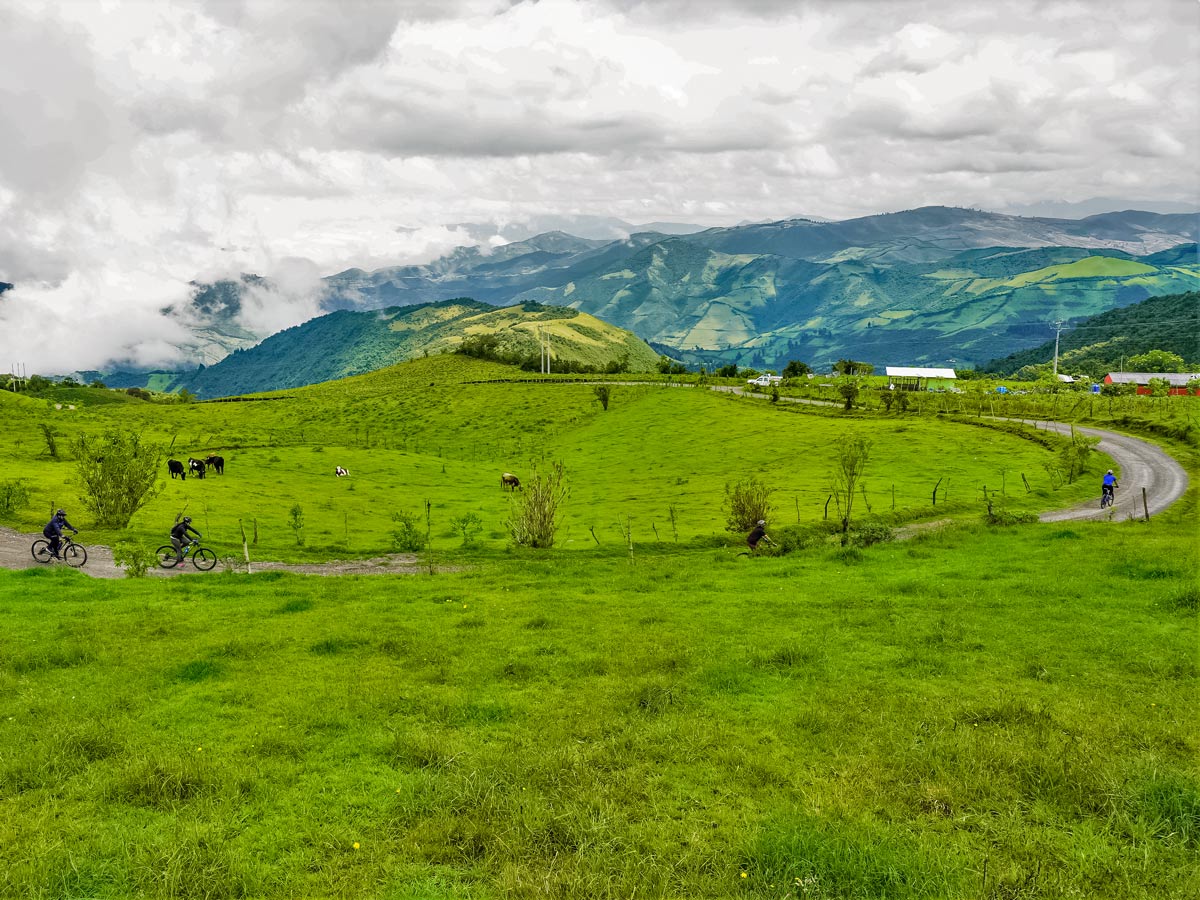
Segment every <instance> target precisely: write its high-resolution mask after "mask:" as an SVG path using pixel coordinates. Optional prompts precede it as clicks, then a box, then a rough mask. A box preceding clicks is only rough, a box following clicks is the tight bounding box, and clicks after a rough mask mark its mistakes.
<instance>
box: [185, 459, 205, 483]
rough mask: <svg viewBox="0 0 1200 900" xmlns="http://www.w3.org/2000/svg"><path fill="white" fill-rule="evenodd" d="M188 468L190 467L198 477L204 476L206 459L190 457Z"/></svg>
mask: <svg viewBox="0 0 1200 900" xmlns="http://www.w3.org/2000/svg"><path fill="white" fill-rule="evenodd" d="M188 469H190V470H191V472H192V474H193V475H195V476H196V477H197V478H203V477H204V469H205V465H204V460H202V459H195V458H194V457H188Z"/></svg>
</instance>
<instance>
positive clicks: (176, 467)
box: [167, 459, 187, 481]
mask: <svg viewBox="0 0 1200 900" xmlns="http://www.w3.org/2000/svg"><path fill="white" fill-rule="evenodd" d="M167 471H168V472H170V473H171V477H172V478H174V477H175V476H176V475H178V476H179V478H180V479H181V480H182V481H187V469H185V468H184V467H183V463H181V462H180V461H179V460H177V459H168V460H167Z"/></svg>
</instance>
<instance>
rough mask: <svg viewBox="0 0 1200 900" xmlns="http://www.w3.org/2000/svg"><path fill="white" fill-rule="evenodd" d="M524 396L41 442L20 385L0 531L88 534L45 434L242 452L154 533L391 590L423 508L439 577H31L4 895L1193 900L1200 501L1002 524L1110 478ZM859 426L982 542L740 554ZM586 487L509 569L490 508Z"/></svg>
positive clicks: (948, 446) (541, 388)
mask: <svg viewBox="0 0 1200 900" xmlns="http://www.w3.org/2000/svg"><path fill="white" fill-rule="evenodd" d="M496 374H497V371H496V369H495V368H494V367H491V366H489V365H488V364H485V363H479V362H477V361H472V360H462V359H458V358H454V359H451V360H449V361H447V360H423V361H419V362H417V363H412V364H408V365H405V366H401V367H397V368H396V369H392V370H386V371H385V372H381V373H376V374H374V375H370V376H362V377H360V378H357V379H350V380H347V381H345V382H336V383H331V384H326V385H320V386H316V387H313V388H307V389H302V390H297V391H294V392H289V394H290V395H291V398H290V399H281V400H260V401H256V402H239V403H219V404H218V403H212V404H194V405H179V406H158V405H151V404H144V403H127V402H114V403H110V404H108V405H104V406H101V405H95V406H87V407H86V408H77V409H76V410H74V411H70V410H55V411H53V412H50V411H49V410H48V409H47V408H46V406H45V404H44V403H38V402H37V401H31V400H28V399H25V398H19V397H13V396H12V395H8V396H5V394H4V392H0V415H3V416H4V421H5V424H6V427H5V428H4V429H3V430H2V431H0V462H3V463H4V465H5V467H6V471H7V472H8V473H10V475H8V476H5V477H0V482H2V481H4V480H5V478H6V477H12V475H13V473H17V472H19V473H20V476H21V477H22V478H23V479H24V481H25V483H26V484H27V485H28V487H29V491H30V501H29V505H28V508H24V509H21V510H18V511H16V512H14V513H13V514H11V515H9V516H8V517H6V518H4V519H3V524H5V525H8V526H10V527H11V526H16V527H21V528H25V529H26V530H30V529H32V528H33V527H40V525H41V524H42V522H43V519H44V517H43V515H42V513H43V511H45V508H46V507H49V506H50V505H52V504H54V503H62V502H63V498H66V502H67V505H68V508H69V509H71V510H74V509H75V508H77V507H78V504H77V503H75V502H74V501H73V500H72V499H71V498H72V491H73V490H74V488H73V486H72V479H73V472H72V469H73V466H72V463H71V462H70V460H69V459H65V458H64V459H62V460H59V461H55V460H52V459H50V458H49V457H48V455H47V452H46V441H45V438H44V433H43V432H42V429H41V427H40V425H41V424H42V423H46V422H50V423H52V427H53V428H55V429H56V430H57V431H58V432H59V434H58V440H59V442H60V445H61V446H60V448H59V450H60V456H63V457H66V456H67V455H68V454H67V453H66V452H65V447H66V444H67V442H68V441H69V438H70V435H71V434H72V432H73V431H74V430H75V429H87V430H89V431H96V432H99V431H103V430H104V429H105V428H106V427H110V426H111V425H113V424H120V426H121V427H125V428H136V429H137V430H139V431H140V432H141V433H143V434H144V435H147V436H149V437H152V438H153V439H155V440H162V441H163V442H164V443H169V442H170V441H171V440H172V439H173V440H174V441H175V452H174V455H175V456H176V458H183V459H186V457H187V456H188V455H201V454H202V453H207V452H209V451H215V452H218V453H221V454H222V455H224V456H225V458H226V460H227V474H226V475H225V476H224V477H223V478H222V477H220V476H210V477H209V478H207V479H205V480H204V481H196V480H193V479H190V478H189V479H188V481H187V482H186V483H184V484H181V483H179V482H167V484H166V485H165V486H164V491H163V493H162V494H161V495H160V496H159V497H158V498H156V499H155V500H154V501H153V503H152V504H151V505H150V506H149V507H147V509H145V510H143V511H142V512H141V513H139V514H138V516H137V517H136V518H135V519H134V522H133V524H132V526H131V528H130V535H129V536H132V537H133V539H135V540H139V541H145V542H147V543H149V544H157V543H159V542H161V540H160V536H161V535H162V534H164V533H165V530H166V527H167V526H168V525H169V523H170V521H171V520H172V518H173V517H174V515H175V513H176V512H177V511H178V510H179V509H180V508H184V507H185V506H186V509H187V510H188V511H189V513H190V514H192V515H193V516H195V517H196V524H197V525H198V526H199V527H200V529H201V530H202V531H204V532H205V536H206V538H209V537H210V536H211V541H210V542H211V543H213V544H215V545H221V544H225V545H226V546H227V548H228V549H232V548H233V545H234V543H235V536H236V542H237V543H240V535H238V534H237V520H238V519H239V518H241V519H242V520H243V521H244V522H247V523H249V522H250V521H251V520H252V519H254V518H257V519H258V522H259V533H260V541H259V545H258V547H256V548H253V549H252V554H257V555H258V556H259V557H260V558H276V559H285V560H289V559H290V560H304V559H313V558H320V559H324V558H328V557H331V556H338V555H345V556H361V555H368V554H372V553H376V552H383V551H385V550H387V549H389V541H388V535H387V533H388V531H389V530H390V529H391V528H392V527H393V526H392V523H391V521H390V514H391V512H393V511H395V510H402V509H408V510H414V511H415V510H420V511H421V514H422V515H424V509H425V507H424V504H425V501H426V500H428V501H429V503H430V512H429V516H430V527H431V532H432V536H433V546H434V554H433V557H432V558H433V559H435V560H436V562H437V566H436V567H435V569H434V572H433V573H432V574H430V573H426V574H421V575H410V576H392V575H381V576H347V577H337V578H320V577H304V576H295V575H289V574H281V573H263V574H256V575H254V576H245V575H243V574H239V573H236V572H223V571H221V570H220V569H218V570H217V571H215V572H212V573H207V574H189V575H184V576H180V577H176V578H172V579H124V580H115V581H106V580H100V579H92V578H89V577H87V576H86V575H85V574H82V573H78V572H74V571H70V570H66V569H64V568H57V567H56V568H45V569H31V570H25V571H20V572H11V571H2V570H0V896H5V897H22V898H27V897H31V898H124V897H148V898H160V897H163V898H165V897H178V898H184V897H212V898H216V897H271V898H293V897H345V898H386V900H402V898H413V900H415V898H473V900H485V898H501V897H522V898H524V897H528V898H535V897H561V898H577V897H612V898H617V897H622V898H628V897H635V896H636V897H644V896H648V897H662V898H696V897H745V898H777V900H783V898H828V900H833V898H863V900H866V898H897V900H899V898H981V900H982V898H989V900H991V898H1041V897H1045V898H1059V897H1081V898H1091V897H1102V898H1114V900H1117V898H1121V900H1125V898H1146V900H1150V898H1155V900H1157V898H1180V900H1182V898H1190V897H1193V896H1196V895H1197V894H1198V893H1200V877H1198V876H1197V874H1196V873H1197V871H1200V869H1198V867H1197V861H1198V856H1200V853H1198V851H1200V771H1198V768H1200V767H1198V765H1197V750H1198V749H1200V748H1198V746H1197V737H1196V727H1195V726H1196V680H1197V656H1196V651H1197V606H1198V601H1200V585H1198V580H1197V573H1198V559H1197V555H1198V554H1197V542H1196V540H1195V538H1196V530H1195V523H1196V513H1197V494H1198V492H1197V489H1196V488H1195V487H1193V488H1192V489H1191V490H1190V491H1189V493H1188V495H1187V497H1186V498H1185V500H1184V501H1182V502H1181V503H1180V504H1177V505H1176V506H1175V507H1174V508H1173V509H1172V510H1170V511H1169V512H1167V513H1165V514H1163V515H1161V516H1157V517H1155V518H1154V519H1153V520H1152V521H1151V522H1149V523H1146V522H1097V523H1079V524H1059V525H1027V526H1018V527H1011V528H990V527H987V526H985V525H983V524H982V523H981V522H980V521H979V512H980V510H981V508H982V502H981V497H982V493H981V490H982V486H983V485H985V484H986V485H987V487H988V488H989V489H990V490H1003V491H1004V493H1005V495H1007V497H1008V498H1010V502H1011V503H1012V504H1013V506H1014V508H1017V509H1024V510H1036V509H1040V508H1048V507H1052V506H1064V505H1068V504H1070V503H1072V502H1074V501H1076V500H1079V499H1083V498H1085V497H1088V496H1090V495H1092V494H1094V493H1095V490H1094V486H1093V485H1091V484H1090V482H1091V481H1094V480H1095V477H1094V476H1093V477H1091V478H1090V479H1087V478H1085V480H1084V482H1083V483H1077V484H1076V485H1069V486H1063V487H1061V488H1060V489H1058V490H1054V489H1053V488H1052V487H1051V486H1050V480H1049V476H1048V475H1047V472H1046V468H1045V467H1046V463H1047V462H1049V461H1051V460H1052V459H1053V457H1054V450H1053V442H1051V446H1045V445H1043V444H1042V443H1038V442H1036V441H1033V440H1028V439H1026V438H1024V437H1021V436H1018V435H1014V434H1010V433H1007V432H1004V431H998V430H994V429H989V428H980V427H976V426H972V425H967V424H962V423H959V422H953V421H947V420H945V419H944V418H936V417H918V416H915V415H886V416H885V415H877V414H860V413H856V414H854V415H851V416H848V417H847V416H843V415H842V414H841V413H840V412H839V411H835V410H824V409H799V408H786V409H785V408H783V406H784V405H783V404H777V405H775V404H769V403H767V402H764V401H763V400H760V399H749V398H747V399H737V398H732V397H723V396H718V395H715V394H712V393H710V392H705V391H698V390H693V389H683V388H668V387H655V386H636V387H635V386H628V385H616V386H614V387H613V397H612V403H611V406H610V409H609V410H608V411H607V412H604V411H603V410H601V408H600V406H599V404H598V403H597V402H596V401H595V398H594V396H593V395H592V389H591V388H590V387H589V386H587V385H581V384H536V383H529V384H493V383H480V384H465V383H464V382H467V381H479V382H488V381H489V380H490V379H492V378H494V377H496ZM67 413H72V414H73V415H67ZM847 433H865V434H867V435H869V436H870V437H871V438H872V440H873V455H872V460H871V463H870V465H869V466H868V469H867V472H866V476H865V477H866V485H867V495H866V496H867V498H868V500H869V503H870V504H871V506H872V507H873V512H874V513H875V514H876V515H879V516H884V517H893V516H894V520H895V521H903V520H916V519H921V518H942V517H945V516H946V515H947V514H948V515H949V516H950V517H951V518H954V519H955V520H956V522H957V524H955V525H954V526H953V527H946V528H938V529H933V530H929V531H924V532H922V533H921V534H920V535H919V536H917V537H916V538H914V539H911V540H907V541H903V542H892V543H884V544H878V545H874V546H871V547H867V548H863V549H856V548H848V549H844V550H843V549H842V548H840V547H838V546H836V545H833V544H828V545H818V546H813V547H810V548H809V549H806V550H802V551H797V552H795V553H791V554H789V555H786V556H779V557H758V558H747V557H744V556H738V554H737V551H738V550H739V549H741V539H742V538H741V535H729V534H728V533H726V532H724V531H723V525H724V517H723V513H722V510H721V501H722V497H723V493H724V486H725V484H726V483H727V482H730V481H734V480H736V479H738V478H739V477H743V476H744V475H747V474H756V475H758V476H759V477H760V478H762V479H763V480H764V481H765V482H767V483H769V484H771V485H772V486H774V487H775V488H776V494H775V497H774V500H775V504H776V513H775V515H774V516H773V517H772V518H773V524H775V523H778V526H779V527H780V528H783V526H784V525H785V524H788V523H794V522H795V521H796V519H797V518H798V519H799V520H800V521H802V522H806V523H807V522H817V521H819V520H820V519H821V517H822V515H823V505H824V502H825V499H826V497H827V496H828V489H827V488H828V483H829V468H830V464H831V456H830V450H829V445H830V442H831V441H833V440H835V439H836V438H837V437H839V436H841V435H843V434H847ZM1174 449H1175V451H1177V452H1178V454H1179V458H1180V459H1181V461H1182V462H1183V463H1184V464H1185V465H1186V466H1187V467H1188V469H1189V471H1190V472H1191V473H1192V474H1193V476H1194V475H1195V474H1196V473H1197V472H1198V471H1200V466H1198V465H1197V458H1196V454H1195V452H1194V450H1192V449H1190V448H1188V447H1186V446H1183V445H1177V446H1175V447H1174ZM554 460H561V461H563V462H564V463H565V465H566V470H567V478H568V482H569V484H570V490H571V493H570V496H569V498H568V499H567V503H566V510H565V511H566V521H565V525H564V530H563V533H562V543H561V545H560V546H559V547H556V548H555V549H553V550H548V551H525V550H520V549H515V548H511V547H509V546H508V542H507V537H506V534H505V529H504V525H503V521H504V519H505V517H506V515H507V504H508V503H509V502H510V500H509V498H508V497H507V496H506V495H504V494H503V493H502V492H501V490H500V487H499V484H498V477H499V473H500V472H501V471H504V470H509V471H515V472H518V473H520V474H521V475H522V476H523V477H524V476H526V475H527V474H528V472H529V470H530V465H531V464H532V463H533V462H541V463H542V464H545V463H546V462H549V461H554ZM337 464H341V465H343V466H346V467H347V468H348V469H350V471H351V477H350V478H347V479H335V478H334V477H333V475H332V470H333V467H334V465H337ZM1103 464H1104V461H1103V460H1097V461H1096V462H1095V463H1094V465H1093V469H1094V470H1102V468H1103ZM1022 474H1024V475H1025V476H1026V477H1027V479H1028V480H1029V481H1030V486H1031V488H1032V490H1031V491H1030V492H1028V493H1027V492H1026V489H1025V487H1024V484H1023V483H1022V481H1021V475H1022ZM164 476H165V468H164ZM939 478H941V479H943V481H942V485H943V486H946V485H947V484H948V491H949V493H948V496H946V498H945V501H944V502H942V499H941V494H939V503H938V505H937V506H936V507H933V506H932V505H931V503H930V494H931V491H932V489H933V484H934V483H935V482H936V481H937V480H938V479H939ZM893 485H894V486H895V497H896V511H895V513H893V512H892V509H891V502H892V501H891V497H892V487H893ZM296 504H299V505H301V506H303V509H304V514H305V526H304V532H305V533H304V544H303V546H301V545H299V544H298V543H297V540H296V534H295V533H294V531H293V529H292V528H290V527H289V525H288V510H289V508H290V507H292V506H293V505H296ZM672 509H674V511H675V515H674V521H675V526H674V528H672V524H671V516H670V513H671V510H672ZM466 512H475V513H476V514H478V515H479V516H480V517H481V519H482V520H483V521H484V523H485V531H484V533H483V534H482V535H481V537H480V541H479V545H478V546H476V547H474V548H468V549H464V548H461V547H460V543H461V541H460V539H459V538H458V537H457V536H455V535H454V534H453V532H452V530H451V529H450V527H449V522H450V520H451V519H452V518H454V517H455V516H459V515H462V514H464V513H466ZM864 512H865V510H864ZM73 519H74V520H75V524H77V525H79V526H80V527H81V528H84V529H85V531H84V534H83V536H82V539H83V540H84V543H87V540H88V539H89V538H90V539H93V540H95V541H98V542H111V539H113V538H115V537H117V535H113V534H105V533H103V532H100V531H98V530H96V529H91V528H89V527H88V526H89V524H90V523H88V522H87V519H86V516H84V515H74V514H73ZM622 525H624V527H626V528H628V529H630V530H631V533H632V534H633V538H634V548H633V551H632V553H631V552H630V551H629V549H628V547H627V545H626V542H625V540H624V536H623V535H622V532H621V528H622ZM593 531H594V533H595V535H596V537H597V539H598V540H599V543H597V539H594V538H593Z"/></svg>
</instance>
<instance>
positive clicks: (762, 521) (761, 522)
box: [758, 519, 767, 525]
mask: <svg viewBox="0 0 1200 900" xmlns="http://www.w3.org/2000/svg"><path fill="white" fill-rule="evenodd" d="M758 524H759V525H766V524H767V520H766V519H759V520H758Z"/></svg>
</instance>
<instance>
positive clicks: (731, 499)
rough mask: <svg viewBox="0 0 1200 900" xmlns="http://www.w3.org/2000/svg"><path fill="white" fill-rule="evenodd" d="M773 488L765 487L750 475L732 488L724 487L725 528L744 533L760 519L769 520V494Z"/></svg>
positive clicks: (755, 477) (773, 490)
mask: <svg viewBox="0 0 1200 900" xmlns="http://www.w3.org/2000/svg"><path fill="white" fill-rule="evenodd" d="M774 492H775V489H774V488H771V487H767V485H765V484H763V483H762V482H761V481H759V480H758V476H756V475H751V476H750V477H749V478H748V479H746V480H745V481H739V482H737V484H735V485H734V486H733V487H730V486H729V485H728V484H727V485H725V523H726V524H725V528H726V530H727V531H732V532H745V531H749V530H750V529H752V528H753V527H754V526H755V525H757V524H758V521H759V520H760V519H762V520H770V518H771V494H773V493H774Z"/></svg>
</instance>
